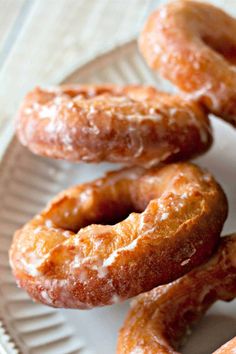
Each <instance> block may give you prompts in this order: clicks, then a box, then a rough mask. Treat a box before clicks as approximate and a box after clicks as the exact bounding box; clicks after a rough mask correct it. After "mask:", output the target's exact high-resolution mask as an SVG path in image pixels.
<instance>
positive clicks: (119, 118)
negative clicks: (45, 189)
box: [17, 85, 212, 167]
mask: <svg viewBox="0 0 236 354" xmlns="http://www.w3.org/2000/svg"><path fill="white" fill-rule="evenodd" d="M17 135H18V137H19V139H20V141H21V143H22V144H23V145H25V146H27V147H28V148H29V149H30V150H31V151H33V152H34V153H36V154H39V155H44V156H48V157H53V158H58V159H66V160H70V161H84V162H101V161H110V162H121V163H124V164H129V165H145V166H146V167H147V166H148V167H150V166H153V165H155V164H157V163H158V162H160V161H168V162H170V161H172V162H173V161H180V160H185V159H188V158H192V157H194V156H197V155H200V154H201V153H203V152H205V151H206V150H208V148H209V147H210V146H211V143H212V135H211V128H210V124H209V120H208V117H207V114H206V113H205V112H204V111H203V110H202V109H201V108H200V107H199V105H197V104H196V103H194V102H191V101H190V100H186V99H183V98H181V97H180V96H177V95H171V94H167V93H162V92H159V91H157V90H156V89H155V88H153V87H149V86H146V87H145V86H141V85H140V86H137V85H136V86H135V85H133V86H124V87H119V86H115V85H102V86H96V85H88V86H80V85H71V86H62V87H57V88H55V89H51V90H46V89H41V88H36V89H35V90H33V91H32V92H31V93H29V94H28V95H27V96H26V98H25V99H24V101H23V104H22V106H21V108H20V110H19V113H18V116H17Z"/></svg>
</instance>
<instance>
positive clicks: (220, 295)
mask: <svg viewBox="0 0 236 354" xmlns="http://www.w3.org/2000/svg"><path fill="white" fill-rule="evenodd" d="M235 297H236V234H234V235H230V236H227V237H223V238H222V240H221V243H220V246H219V248H218V250H217V252H216V253H215V254H214V255H213V256H212V258H211V259H210V260H209V261H208V262H207V263H206V264H204V265H201V266H200V267H198V268H196V269H194V270H192V271H191V272H190V273H188V274H186V275H184V276H183V277H182V278H179V279H177V280H176V281H174V282H173V283H170V284H168V285H163V286H159V287H158V288H155V289H153V290H151V291H150V292H148V293H145V294H142V295H139V296H138V297H137V299H135V300H134V301H133V305H132V307H131V310H130V312H129V313H128V316H127V318H126V320H125V323H124V325H123V328H122V329H121V330H120V333H119V340H118V347H117V354H131V353H140V354H159V353H161V354H177V353H178V352H177V350H178V348H179V346H180V344H181V342H182V341H183V339H184V338H185V337H186V336H187V334H188V332H189V329H190V328H191V326H192V325H193V324H194V323H196V322H197V321H198V320H199V319H200V318H201V317H202V316H203V315H204V314H205V312H206V311H207V310H208V308H209V307H210V306H211V305H212V304H213V303H215V302H216V301H217V300H224V301H230V300H233V299H234V298H235ZM235 350H236V337H235V338H233V339H232V340H231V341H230V342H228V343H227V344H225V345H223V346H222V347H221V348H220V349H218V350H217V351H216V352H215V354H225V353H227V354H234V353H235Z"/></svg>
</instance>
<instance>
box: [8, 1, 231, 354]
mask: <svg viewBox="0 0 236 354" xmlns="http://www.w3.org/2000/svg"><path fill="white" fill-rule="evenodd" d="M235 33H236V20H235V19H233V18H232V17H230V16H229V15H227V14H226V13H224V12H223V11H222V10H220V9H218V8H216V7H214V6H212V5H209V4H206V3H202V2H197V1H186V0H185V1H184V0H182V1H181V0H177V1H174V2H171V3H168V4H166V5H163V6H162V7H160V8H159V9H157V10H156V11H155V12H153V13H152V14H151V16H150V17H149V19H148V20H147V22H146V24H145V27H144V29H143V31H142V33H141V36H140V39H139V48H140V51H141V53H142V55H143V56H144V58H145V59H146V61H147V63H148V64H149V66H150V67H151V68H152V69H154V70H158V71H159V72H160V73H161V74H162V75H163V76H164V77H165V78H167V79H169V80H170V81H171V82H172V83H173V84H175V85H176V86H177V87H178V88H179V89H180V90H181V91H180V94H179V95H173V94H168V93H164V92H160V91H158V90H157V89H156V88H154V87H150V86H143V85H128V86H124V87H120V86H116V85H100V86H97V85H69V86H61V87H57V88H53V89H48V90H46V89H41V88H36V89H34V90H33V91H32V92H30V93H29V94H28V95H27V96H26V98H25V99H24V102H23V104H22V105H21V107H20V109H19V113H18V116H17V135H18V138H19V140H20V141H21V143H22V144H23V145H25V146H27V147H28V148H29V149H30V150H31V151H32V152H33V153H35V154H39V155H43V156H47V157H50V158H57V159H65V160H69V161H73V162H78V161H83V162H93V163H94V162H96V163H98V162H102V161H109V162H113V163H118V162H119V163H123V164H124V165H125V167H124V168H123V169H121V170H119V171H115V172H109V173H107V175H106V176H105V177H103V178H99V179H96V180H94V181H92V182H89V183H84V184H81V185H77V186H75V187H72V188H69V189H67V190H65V191H62V192H61V193H60V194H59V195H58V196H56V197H55V199H53V200H52V201H51V202H50V203H49V204H48V205H47V207H46V208H45V209H44V210H43V211H42V212H41V213H40V214H38V215H36V216H35V217H34V218H33V219H32V220H31V221H29V222H28V223H27V224H26V225H25V226H24V227H22V228H21V229H20V230H18V231H16V233H15V235H14V240H13V243H12V246H11V250H10V261H11V265H12V269H13V273H14V276H15V277H16V279H17V283H18V284H19V286H20V287H23V288H25V289H26V290H27V292H28V293H29V294H30V296H31V297H32V298H33V299H34V300H36V301H40V302H42V303H44V304H46V305H49V306H53V307H64V308H75V309H89V308H92V307H95V306H104V305H111V304H114V303H117V302H119V301H124V300H126V299H128V298H131V297H134V296H136V295H139V296H138V297H137V298H135V300H134V301H133V302H132V308H131V310H130V312H129V313H128V316H127V318H126V320H125V323H124V325H123V328H122V329H121V331H120V333H119V338H118V346H117V353H119V354H121V353H122V354H128V353H143V354H152V353H153V354H154V353H177V352H176V350H177V349H178V348H179V346H180V345H181V343H182V341H183V339H184V337H185V336H186V334H187V333H188V331H189V327H190V326H192V325H193V324H194V323H195V322H196V321H197V320H199V319H200V318H201V317H202V316H203V315H204V313H205V312H206V311H207V310H208V308H209V307H210V306H211V305H212V304H213V303H214V302H215V301H217V300H224V301H230V300H232V299H234V298H235V297H236V234H235V235H228V236H227V237H223V238H222V237H220V234H221V231H222V228H223V225H224V222H225V220H226V217H227V212H228V202H227V198H226V196H225V194H224V191H223V190H222V188H221V186H220V185H219V184H218V183H217V181H216V180H215V178H214V177H213V176H212V175H211V174H210V173H209V172H207V171H205V170H204V169H202V168H200V167H198V166H197V165H194V164H192V163H190V162H187V161H186V160H189V159H192V158H193V157H195V156H198V155H200V154H203V153H204V152H206V151H207V150H208V149H209V148H210V146H211V144H212V141H213V137H212V130H211V125H210V121H209V119H208V115H209V114H210V113H214V114H215V115H217V116H218V117H220V118H222V119H224V120H225V121H226V122H228V123H230V124H231V125H233V126H234V127H236V71H235V67H234V64H235V63H236V37H235ZM235 351H236V337H235V338H234V339H233V340H232V341H230V342H228V343H227V344H225V345H224V346H223V347H221V348H220V349H218V350H217V351H216V352H215V353H218V354H219V353H231V354H232V353H235Z"/></svg>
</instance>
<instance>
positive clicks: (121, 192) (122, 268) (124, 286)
mask: <svg viewBox="0 0 236 354" xmlns="http://www.w3.org/2000/svg"><path fill="white" fill-rule="evenodd" d="M226 216H227V200H226V197H225V194H224V192H223V191H222V189H221V187H220V186H219V185H218V184H217V182H216V181H215V180H214V178H213V177H212V176H211V175H210V174H209V173H207V172H205V171H204V170H202V169H200V168H199V167H197V166H195V165H193V164H191V163H176V164H170V165H167V166H164V167H155V168H152V169H144V168H141V167H136V168H129V169H124V170H120V171H116V172H111V173H108V174H107V175H106V176H105V177H104V178H100V179H97V180H95V181H93V182H89V183H85V184H81V185H78V186H76V187H73V188H70V189H68V190H65V191H63V192H62V193H61V194H59V196H58V197H56V198H55V199H54V200H53V201H52V202H51V203H49V205H48V206H47V208H46V209H45V210H43V211H42V213H40V214H39V215H37V216H36V217H35V218H34V219H33V220H31V221H29V222H28V223H27V224H26V225H25V226H24V227H23V228H22V229H20V230H18V231H17V232H16V233H15V236H14V240H13V243H12V246H11V251H10V259H11V264H12V268H13V272H14V275H15V277H16V278H17V280H18V284H19V285H20V286H21V287H23V288H25V289H26V290H27V291H28V292H29V294H30V295H31V296H32V297H33V298H34V299H36V300H38V301H41V302H43V303H45V304H47V305H51V306H55V307H68V308H90V307H93V306H102V305H108V304H112V303H114V302H118V301H122V300H124V299H127V298H129V297H132V296H135V295H137V294H139V293H141V292H144V291H148V290H150V289H152V288H153V287H156V286H158V285H160V284H164V283H167V282H170V281H173V280H174V279H176V278H178V277H180V276H182V275H183V274H185V273H186V272H188V271H190V270H191V269H192V268H194V267H195V266H197V265H199V264H201V263H202V262H203V261H204V260H206V259H207V258H208V257H209V256H210V255H211V253H212V252H213V251H214V249H215V247H216V245H217V243H218V241H219V235H220V232H221V229H222V226H223V223H224V221H225V219H226Z"/></svg>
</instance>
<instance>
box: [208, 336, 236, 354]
mask: <svg viewBox="0 0 236 354" xmlns="http://www.w3.org/2000/svg"><path fill="white" fill-rule="evenodd" d="M235 353H236V337H234V338H233V339H231V340H230V341H228V342H227V343H225V344H224V345H222V347H220V348H219V349H218V350H216V351H215V352H214V353H213V354H235Z"/></svg>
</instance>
